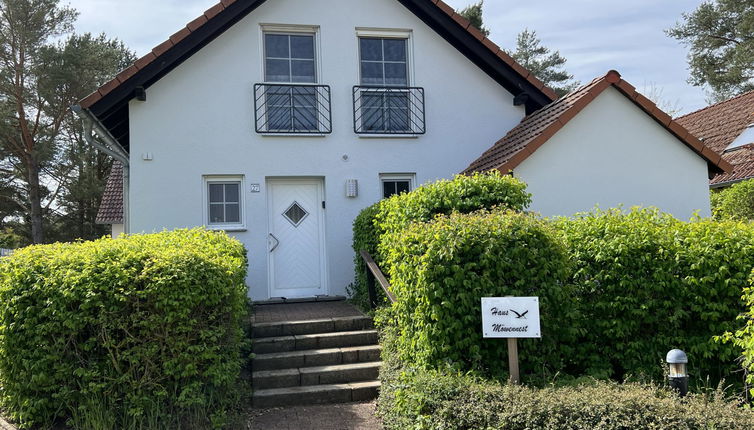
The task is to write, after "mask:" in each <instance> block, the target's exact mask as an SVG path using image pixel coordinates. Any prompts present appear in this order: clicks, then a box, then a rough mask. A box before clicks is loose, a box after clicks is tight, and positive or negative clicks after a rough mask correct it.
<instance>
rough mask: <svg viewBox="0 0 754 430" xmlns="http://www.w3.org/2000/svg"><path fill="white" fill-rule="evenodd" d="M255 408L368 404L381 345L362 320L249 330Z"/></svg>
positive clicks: (285, 324)
mask: <svg viewBox="0 0 754 430" xmlns="http://www.w3.org/2000/svg"><path fill="white" fill-rule="evenodd" d="M252 327H253V329H252V336H253V352H254V354H255V357H254V359H253V360H252V386H253V389H254V393H253V405H254V407H255V408H269V407H278V406H293V405H312V404H322V403H346V402H357V401H364V400H371V399H374V398H375V397H377V392H378V389H379V387H380V382H379V381H378V376H379V369H380V364H381V362H380V346H379V344H378V336H377V331H376V330H374V329H373V325H372V320H371V318H369V317H366V316H363V315H362V316H348V317H335V318H325V319H317V320H309V321H283V322H263V323H254V324H253V325H252Z"/></svg>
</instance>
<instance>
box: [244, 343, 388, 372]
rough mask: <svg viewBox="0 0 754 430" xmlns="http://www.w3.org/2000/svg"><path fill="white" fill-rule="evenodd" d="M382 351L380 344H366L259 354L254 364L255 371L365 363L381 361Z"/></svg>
mask: <svg viewBox="0 0 754 430" xmlns="http://www.w3.org/2000/svg"><path fill="white" fill-rule="evenodd" d="M381 351H382V348H381V347H380V346H379V345H364V346H350V347H345V348H330V349H313V350H305V351H290V352H276V353H272V354H258V355H256V356H255V357H254V360H253V362H252V366H253V368H254V371H260V370H276V369H291V368H298V367H312V366H329V365H334V364H348V363H364V362H367V361H379V360H380V352H381Z"/></svg>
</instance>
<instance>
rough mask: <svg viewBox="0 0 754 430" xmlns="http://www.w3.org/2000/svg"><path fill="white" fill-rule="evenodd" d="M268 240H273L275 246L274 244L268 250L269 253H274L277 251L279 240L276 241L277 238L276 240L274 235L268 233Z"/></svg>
mask: <svg viewBox="0 0 754 430" xmlns="http://www.w3.org/2000/svg"><path fill="white" fill-rule="evenodd" d="M270 239H272V240H274V241H275V244H274V245H273V246H272V248H271V249H270V252H273V251H275V250H276V249H277V247H278V246H279V245H280V241H279V240H278V238H277V237H275V235H274V234H272V233H270Z"/></svg>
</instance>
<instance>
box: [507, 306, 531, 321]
mask: <svg viewBox="0 0 754 430" xmlns="http://www.w3.org/2000/svg"><path fill="white" fill-rule="evenodd" d="M511 312H513V313H514V314H516V319H517V320H525V319H526V314H528V313H529V311H528V310H527V311H526V312H524V313H522V314H520V313H518V312H516V311H514V310H513V309H511Z"/></svg>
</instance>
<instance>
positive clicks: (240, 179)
mask: <svg viewBox="0 0 754 430" xmlns="http://www.w3.org/2000/svg"><path fill="white" fill-rule="evenodd" d="M213 183H220V184H231V183H236V184H238V200H239V201H238V206H239V208H238V210H239V214H238V215H239V222H233V223H211V222H210V219H209V204H210V202H209V186H210V184H213ZM245 194H246V181H245V178H244V175H204V176H202V207H203V208H204V210H203V217H204V225H205V226H206V227H207V228H208V229H210V230H224V231H246V197H245Z"/></svg>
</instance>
